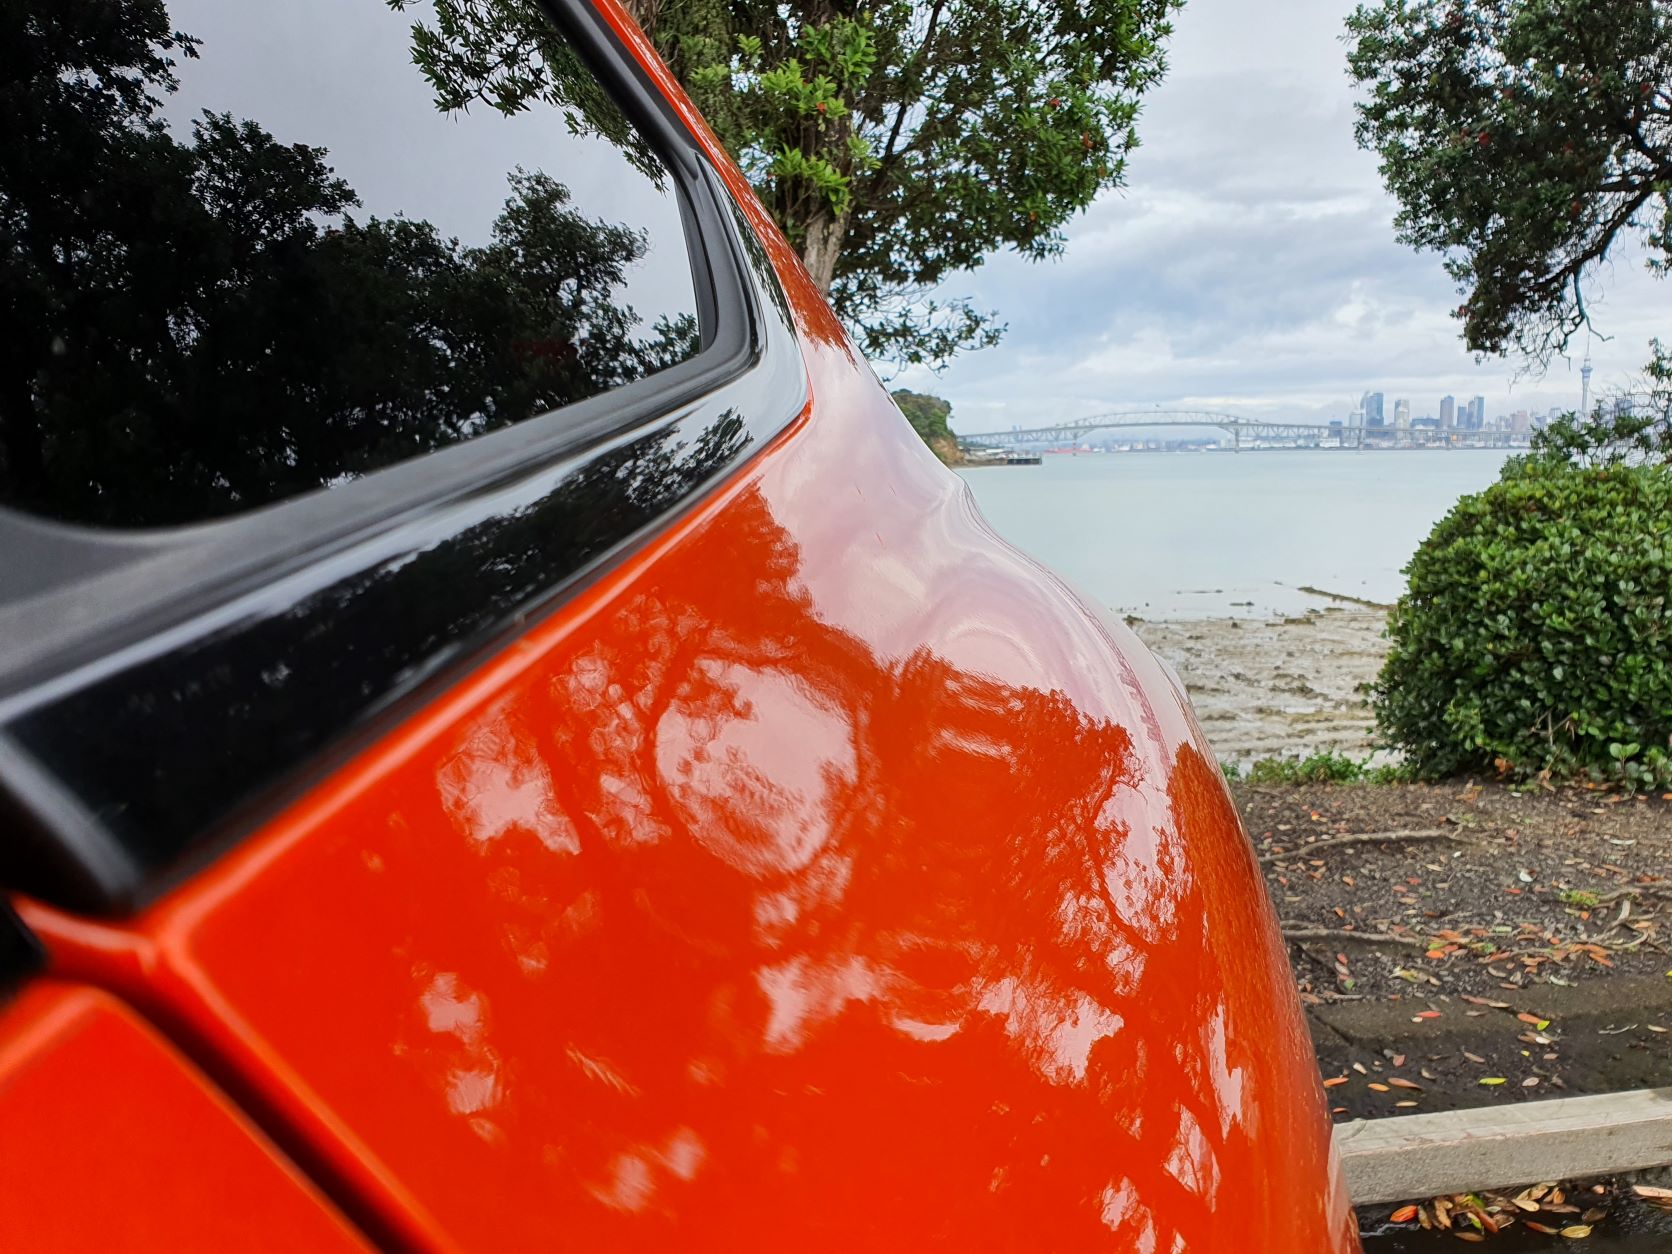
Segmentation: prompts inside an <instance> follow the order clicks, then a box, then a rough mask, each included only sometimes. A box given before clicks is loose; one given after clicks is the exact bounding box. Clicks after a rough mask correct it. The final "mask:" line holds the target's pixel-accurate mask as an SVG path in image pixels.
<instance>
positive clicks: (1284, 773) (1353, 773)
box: [1226, 751, 1409, 784]
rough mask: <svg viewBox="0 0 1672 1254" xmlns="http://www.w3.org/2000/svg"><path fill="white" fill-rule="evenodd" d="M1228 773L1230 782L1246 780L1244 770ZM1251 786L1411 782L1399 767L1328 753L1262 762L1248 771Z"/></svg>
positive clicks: (1237, 769)
mask: <svg viewBox="0 0 1672 1254" xmlns="http://www.w3.org/2000/svg"><path fill="white" fill-rule="evenodd" d="M1233 769H1234V772H1235V773H1232V771H1229V770H1228V771H1227V772H1226V778H1227V779H1243V778H1245V776H1244V775H1243V772H1242V769H1241V768H1240V767H1234V768H1233ZM1246 778H1247V780H1248V782H1249V783H1251V784H1361V783H1362V784H1398V783H1403V782H1404V781H1405V780H1407V779H1408V778H1409V776H1408V774H1407V772H1406V771H1405V768H1404V767H1403V766H1400V765H1396V764H1391V763H1388V764H1384V765H1381V766H1371V765H1370V760H1369V759H1368V758H1367V759H1365V760H1364V761H1362V762H1360V761H1359V760H1358V759H1357V758H1350V757H1348V756H1347V755H1346V754H1344V753H1334V752H1330V751H1325V752H1323V753H1312V754H1308V755H1307V756H1306V757H1304V758H1260V759H1259V760H1258V761H1256V762H1254V763H1253V764H1252V765H1250V766H1249V768H1248V773H1247V776H1246Z"/></svg>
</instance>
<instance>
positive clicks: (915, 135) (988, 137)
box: [388, 0, 1182, 366]
mask: <svg viewBox="0 0 1672 1254" xmlns="http://www.w3.org/2000/svg"><path fill="white" fill-rule="evenodd" d="M388 2H389V3H390V4H391V5H393V6H394V7H396V8H405V7H407V6H408V5H409V4H410V3H411V0H388ZM1181 4H1182V0H959V2H958V3H952V2H950V0H889V2H886V3H882V4H879V5H875V6H871V7H862V6H859V5H853V4H841V5H838V4H832V3H830V0H787V2H779V0H771V2H770V3H769V2H767V0H683V2H681V3H672V2H671V0H629V3H628V8H629V10H630V11H632V13H633V15H634V16H635V17H636V18H637V19H638V21H639V23H640V25H641V26H642V27H643V28H644V30H645V32H646V34H647V35H649V37H650V38H651V40H652V41H653V42H654V43H655V45H656V47H657V50H658V51H659V52H661V54H662V56H663V57H664V58H665V59H666V60H667V62H668V64H669V66H670V67H671V68H672V69H673V71H674V73H675V74H676V75H677V76H678V77H679V78H680V80H681V81H682V82H683V83H684V84H685V86H686V87H687V88H688V90H689V91H690V93H691V95H692V97H693V98H694V99H695V101H696V102H697V104H698V105H699V107H701V108H702V110H703V112H704V114H705V115H706V116H707V117H708V119H709V121H710V122H711V123H712V124H713V125H714V127H715V129H716V131H717V132H718V133H719V135H720V137H721V139H722V140H723V141H724V142H725V143H726V145H727V147H728V148H729V149H730V150H731V152H732V154H733V155H734V156H735V157H736V158H737V160H738V162H739V164H740V165H741V166H742V168H743V170H744V171H745V172H746V173H747V174H748V176H749V178H750V180H751V182H752V183H753V184H754V186H755V189H756V191H757V192H759V194H760V196H761V198H762V200H763V201H764V202H765V203H766V205H767V206H768V208H769V209H771V211H772V212H773V214H774V215H775V217H776V219H777V221H778V222H779V224H780V225H781V226H782V227H783V228H784V231H785V233H786V234H787V235H788V236H789V238H790V239H791V241H792V242H793V243H794V244H795V245H796V246H797V248H798V249H799V250H800V252H801V255H802V258H803V260H804V261H805V262H806V263H807V266H808V269H809V271H810V272H811V273H812V275H813V278H814V280H815V281H816V282H817V283H818V285H819V287H820V289H821V290H823V291H826V292H827V293H828V294H829V295H830V297H831V299H832V301H833V303H834V304H835V306H836V308H837V310H838V312H839V313H841V314H842V316H843V317H844V318H845V319H846V320H847V322H848V324H849V325H850V326H852V327H854V328H855V330H856V331H857V333H858V335H859V337H860V339H861V340H862V342H863V345H864V347H865V349H866V351H867V352H868V353H870V354H872V355H874V356H877V357H879V358H883V359H887V360H891V361H897V362H912V363H927V364H930V365H936V366H938V365H941V364H944V363H945V362H946V361H947V360H949V359H950V358H951V357H952V356H953V355H954V354H956V353H958V352H959V351H961V350H964V349H967V348H972V347H979V346H982V345H987V344H991V343H994V342H996V341H997V339H998V337H999V335H1000V334H1001V332H1002V328H1001V327H1000V326H998V325H997V324H996V323H995V322H994V321H993V317H992V315H991V314H990V313H988V312H985V311H981V310H977V309H975V308H974V307H972V306H971V305H970V304H969V302H967V301H964V300H956V299H954V300H937V299H932V298H931V297H930V295H929V293H930V291H931V289H933V288H934V287H935V285H936V284H938V283H940V282H941V281H942V280H943V279H945V278H946V277H947V276H949V275H951V274H953V273H955V272H958V271H961V270H967V269H971V268H974V267H976V266H979V265H980V264H981V263H982V262H983V261H984V260H985V258H986V257H987V256H989V255H990V254H991V253H993V252H995V251H997V250H1000V249H1004V248H1013V249H1015V250H1016V251H1017V252H1019V253H1021V254H1022V255H1023V256H1025V257H1028V258H1031V259H1040V258H1046V257H1051V256H1054V255H1056V254H1058V253H1060V252H1061V251H1062V247H1063V234H1062V229H1063V227H1064V225H1065V224H1066V223H1067V222H1068V221H1069V220H1070V219H1071V218H1072V217H1073V216H1074V215H1075V214H1076V213H1078V212H1079V211H1080V210H1082V209H1084V208H1085V207H1086V206H1087V205H1089V204H1090V203H1091V201H1092V199H1093V197H1095V196H1096V195H1097V194H1098V193H1099V192H1100V191H1103V190H1105V189H1108V188H1114V187H1119V186H1121V185H1122V184H1123V183H1124V179H1125V169H1126V161H1127V157H1128V155H1129V154H1130V153H1131V152H1132V150H1133V148H1134V147H1135V146H1136V145H1137V142H1138V140H1137V131H1136V122H1137V117H1138V107H1139V101H1140V100H1141V98H1142V96H1143V94H1144V92H1145V91H1146V90H1147V89H1148V88H1150V87H1151V86H1152V85H1154V84H1155V83H1156V82H1157V81H1158V80H1159V79H1160V77H1161V75H1162V73H1163V71H1164V68H1165V64H1164V60H1163V55H1162V45H1163V43H1164V41H1165V39H1166V37H1167V36H1168V35H1169V34H1170V33H1171V26H1170V24H1169V19H1170V17H1171V15H1172V13H1173V12H1174V11H1175V10H1176V9H1178V8H1179V7H1180V5H1181ZM544 24H545V19H544V16H543V15H542V14H541V13H540V11H539V8H538V5H537V3H536V0H436V3H435V18H434V20H433V22H432V23H430V24H424V23H419V24H418V25H417V26H415V28H414V57H415V59H416V60H417V61H418V63H419V64H420V65H421V66H422V67H423V68H424V69H425V71H426V73H428V74H429V76H430V78H431V81H432V82H433V83H434V84H435V86H436V90H437V103H438V104H440V105H441V106H442V107H443V108H457V107H461V106H462V105H463V104H465V103H467V102H468V101H471V100H480V101H482V102H483V103H485V104H488V105H490V106H492V107H494V108H498V109H501V110H504V111H507V112H515V111H517V110H520V109H523V108H526V107H527V106H528V104H529V102H530V101H532V100H534V99H547V100H550V101H552V102H553V103H559V104H562V103H563V92H564V90H565V88H564V85H563V82H562V76H560V75H553V74H551V73H550V72H548V71H547V70H546V69H543V68H542V67H541V65H540V63H539V61H538V60H537V59H536V57H535V56H534V55H533V54H536V53H537V52H538V50H539V49H540V47H541V46H542V45H541V41H542V39H544V38H545V36H544V35H542V33H541V32H542V30H543V28H544Z"/></svg>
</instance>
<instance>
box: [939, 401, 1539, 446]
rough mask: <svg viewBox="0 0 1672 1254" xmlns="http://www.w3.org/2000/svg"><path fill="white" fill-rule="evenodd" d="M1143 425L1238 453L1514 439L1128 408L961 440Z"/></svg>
mask: <svg viewBox="0 0 1672 1254" xmlns="http://www.w3.org/2000/svg"><path fill="white" fill-rule="evenodd" d="M1139 427H1143V428H1163V427H1165V428H1183V427H1194V428H1196V429H1198V430H1200V429H1201V428H1203V427H1216V428H1218V429H1219V430H1221V431H1225V432H1228V433H1229V434H1230V437H1231V447H1232V448H1233V449H1235V450H1238V451H1240V450H1242V449H1243V448H1259V447H1262V446H1265V447H1270V446H1272V445H1281V446H1284V447H1295V446H1297V445H1298V446H1303V447H1308V448H1352V449H1361V448H1366V447H1371V448H1429V447H1432V448H1506V447H1508V446H1509V444H1510V442H1511V437H1510V433H1509V432H1507V431H1485V430H1482V431H1462V430H1446V431H1441V430H1439V429H1438V428H1436V427H1361V426H1357V425H1354V426H1348V425H1346V424H1344V423H1332V424H1328V425H1325V424H1321V423H1303V422H1265V421H1262V420H1260V419H1255V418H1241V417H1238V416H1237V415H1236V414H1221V413H1215V412H1213V411H1210V410H1185V409H1129V410H1120V411H1118V412H1115V413H1108V414H1093V415H1092V416H1091V417H1089V418H1076V419H1075V420H1074V421H1073V422H1065V423H1058V424H1056V425H1054V426H1049V427H1030V428H1028V429H1026V430H1018V431H988V432H983V433H981V434H978V435H960V436H959V437H958V443H959V444H960V445H962V446H963V447H964V448H967V449H984V448H988V449H999V448H1008V447H1012V446H1015V445H1018V444H1031V445H1039V444H1044V445H1052V446H1056V447H1062V446H1064V445H1070V446H1072V445H1078V444H1081V443H1084V441H1085V439H1086V437H1087V436H1088V435H1090V434H1091V433H1092V432H1093V431H1115V430H1120V429H1121V428H1139Z"/></svg>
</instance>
